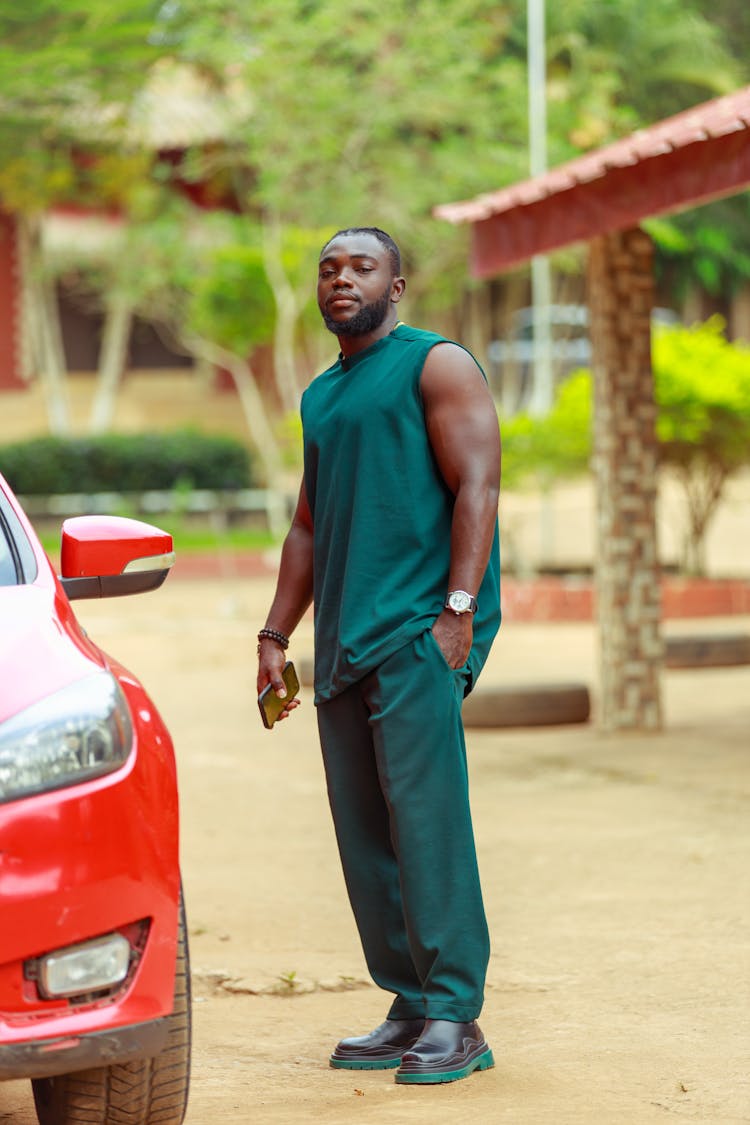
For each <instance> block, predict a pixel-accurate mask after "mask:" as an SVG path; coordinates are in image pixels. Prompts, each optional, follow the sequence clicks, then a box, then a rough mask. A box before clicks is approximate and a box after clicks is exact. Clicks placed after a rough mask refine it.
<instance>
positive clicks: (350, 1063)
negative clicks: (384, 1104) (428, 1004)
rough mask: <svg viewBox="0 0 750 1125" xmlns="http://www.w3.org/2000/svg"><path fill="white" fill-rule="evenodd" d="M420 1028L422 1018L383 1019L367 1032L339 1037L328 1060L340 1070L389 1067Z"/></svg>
mask: <svg viewBox="0 0 750 1125" xmlns="http://www.w3.org/2000/svg"><path fill="white" fill-rule="evenodd" d="M423 1027H424V1020H386V1021H385V1023H381V1025H380V1027H376V1028H375V1030H374V1031H371V1032H370V1034H369V1035H359V1036H357V1038H356V1039H342V1040H341V1042H340V1043H339V1044H338V1045H337V1047H336V1049H335V1051H334V1052H333V1054H332V1055H331V1058H330V1060H329V1061H330V1063H331V1066H335V1067H337V1068H339V1069H341V1070H392V1069H393V1068H394V1067H397V1066H398V1065H399V1063H400V1062H401V1056H402V1055H403V1053H404V1051H406V1050H408V1048H409V1047H411V1046H413V1045H414V1043H416V1041H417V1039H418V1038H419V1033H420V1032H421V1030H422V1028H423Z"/></svg>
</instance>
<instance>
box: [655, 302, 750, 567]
mask: <svg viewBox="0 0 750 1125" xmlns="http://www.w3.org/2000/svg"><path fill="white" fill-rule="evenodd" d="M723 329H724V324H723V321H722V320H721V318H719V317H714V318H712V319H711V320H709V321H708V322H707V323H706V324H702V325H695V326H693V327H692V328H669V329H661V330H659V331H658V332H657V333H656V336H655V339H654V376H655V386H656V401H657V406H658V415H657V423H656V432H657V437H658V439H659V448H660V451H661V457H662V461H663V463H664V464H666V465H670V466H671V467H672V468H673V469H674V471H675V472H676V473H677V477H678V480H679V481H680V483H681V485H682V488H683V492H684V496H685V501H686V508H687V528H686V532H685V536H684V541H683V565H684V566H685V569H686V570H687V571H688V572H690V573H695V574H703V573H705V569H706V557H705V539H706V532H707V531H708V528H709V525H710V523H711V520H712V519H713V517H714V515H715V513H716V509H717V507H718V504H719V501H720V500H721V497H722V495H723V493H724V490H725V487H726V483H727V481H728V480H729V478H730V477H731V476H732V475H733V474H735V473H736V472H737V471H738V470H739V469H740V468H742V467H743V466H744V465H747V464H748V463H750V348H749V347H745V346H742V345H737V344H729V343H728V342H727V340H726V338H725V336H724V331H723Z"/></svg>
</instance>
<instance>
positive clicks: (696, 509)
mask: <svg viewBox="0 0 750 1125" xmlns="http://www.w3.org/2000/svg"><path fill="white" fill-rule="evenodd" d="M679 475H680V479H681V481H682V487H683V489H684V492H685V500H686V504H687V528H686V530H685V535H684V538H683V551H682V555H683V559H682V562H683V567H684V569H685V571H686V572H687V573H688V574H692V575H699V576H703V575H705V574H706V569H707V568H706V536H707V534H708V528H709V525H710V523H711V520H712V519H713V518H714V516H715V514H716V510H717V508H718V505H719V501H720V500H721V496H722V493H723V491H724V486H725V484H726V481H727V477H728V475H729V474H728V473H727V472H726V470H725V469H723V468H722V467H721V466H720V465H715V464H708V465H704V466H703V467H702V468H701V469H698V470H696V469H694V468H693V469H690V468H685V469H683V470H682V471H681V472H680V474H679Z"/></svg>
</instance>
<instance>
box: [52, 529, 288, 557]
mask: <svg viewBox="0 0 750 1125" xmlns="http://www.w3.org/2000/svg"><path fill="white" fill-rule="evenodd" d="M157 523H158V526H159V527H161V528H162V530H164V531H168V532H169V533H170V535H171V536H172V538H173V539H174V547H175V551H176V552H177V554H178V555H180V554H188V553H190V554H201V553H205V552H210V551H218V550H220V549H221V550H227V549H228V548H230V549H232V550H236V551H266V550H268V549H269V548H271V547H275V546H277V545H278V540H277V539H276V538H275V537H274V536H273V535H271V533H270V532H269V531H263V530H261V529H259V528H228V529H227V530H226V531H222V532H216V531H212V530H211V529H210V528H193V527H189V528H186V527H184V526H181V525H179V524H176V523H174V522H173V521H167V520H164V521H162V520H159V521H157ZM37 534H38V535H39V538H40V540H41V543H42V546H43V547H44V549H45V551H46V552H47V554H48V555H54V556H57V555H58V554H59V552H60V531H59V530H57V531H43V532H41V533H39V532H38V533H37Z"/></svg>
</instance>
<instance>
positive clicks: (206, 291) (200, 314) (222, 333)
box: [187, 243, 274, 355]
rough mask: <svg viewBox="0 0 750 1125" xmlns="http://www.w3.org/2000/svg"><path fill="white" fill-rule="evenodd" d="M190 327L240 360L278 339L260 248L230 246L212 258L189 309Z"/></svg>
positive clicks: (207, 258) (201, 274) (222, 248)
mask: <svg viewBox="0 0 750 1125" xmlns="http://www.w3.org/2000/svg"><path fill="white" fill-rule="evenodd" d="M187 323H188V325H189V327H190V328H191V329H192V330H193V331H195V332H197V334H198V335H199V336H204V337H205V338H206V339H208V340H212V341H213V342H215V343H217V344H220V345H221V346H222V347H224V348H227V349H228V350H229V351H232V352H234V353H235V354H236V355H249V353H250V351H251V350H252V348H253V347H254V346H255V345H256V344H262V343H266V342H267V341H268V340H270V339H271V337H272V335H273V325H274V302H273V293H272V292H271V287H270V286H269V284H268V279H267V277H266V272H265V267H264V265H263V253H262V250H261V249H260V248H259V247H255V246H248V245H237V244H236V243H235V244H232V245H227V246H221V247H218V248H217V249H215V250H214V251H213V252H212V253H210V254H209V255H207V257H206V260H205V262H204V269H203V271H201V273H199V274H198V276H197V277H196V279H195V285H194V288H193V292H192V295H191V298H190V301H189V305H188V315H187Z"/></svg>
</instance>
